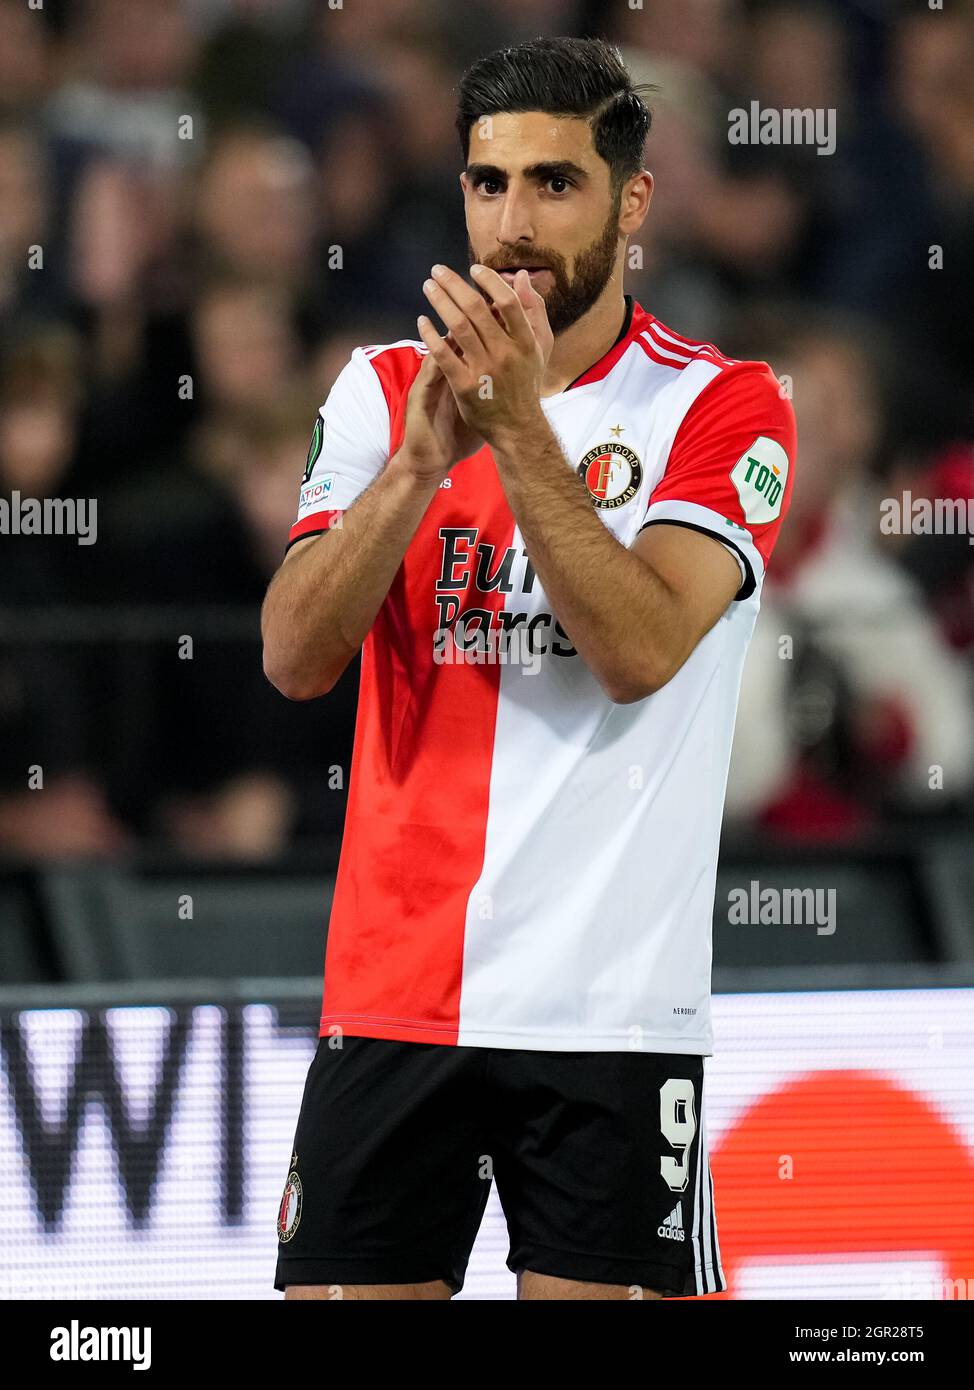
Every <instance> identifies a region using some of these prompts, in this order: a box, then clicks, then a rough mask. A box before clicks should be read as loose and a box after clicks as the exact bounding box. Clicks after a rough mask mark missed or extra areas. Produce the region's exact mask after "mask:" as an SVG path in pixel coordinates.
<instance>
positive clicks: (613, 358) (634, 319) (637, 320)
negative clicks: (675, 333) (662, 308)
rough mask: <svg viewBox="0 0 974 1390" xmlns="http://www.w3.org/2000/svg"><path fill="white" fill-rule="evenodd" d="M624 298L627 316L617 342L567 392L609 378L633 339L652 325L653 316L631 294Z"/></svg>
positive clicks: (572, 382) (566, 389)
mask: <svg viewBox="0 0 974 1390" xmlns="http://www.w3.org/2000/svg"><path fill="white" fill-rule="evenodd" d="M624 298H625V302H626V314H625V318H624V319H623V320H622V327H621V328H620V329H619V334H618V337H617V338H616V340H615V342H614V343H613V344H612V346H611V347H610V348H609V350H608V352H606V353H605V354H604V355H603V356H602V357H600V358H599V360H598V361H597V362H593V363H592V365H591V367H586V369H585V371H584V372H582V373H581V375H580V376H577V377H576V378H575V380H574V381H570V382H569V383H568V385H567V386H566V387H565V388H564V389H565V391H571V390H573V389H574V388H575V387H576V386H588V385H590V384H591V383H592V382H593V381H601V380H602V378H603V377H605V376H608V374H609V372H611V371H612V368H613V367H614V366H615V364H616V363H617V362H618V360H619V358H620V357H621V356H622V354H623V353H624V352H625V351H626V349H627V348H628V346H629V344H630V343H631V342H632V341H633V339H634V338H637V337H638V336H639V334H640V333H642V332H643V330H644V329H645V328H646V327H647V325H648V324H650V323H652V321H653V316H652V314H647V312H646V310H645V309H644V308H643V306H642V305H641V304H637V302H636V301H635V299H633V297H632V295H631V294H627V295H625V296H624ZM561 394H563V393H562V392H559V395H561Z"/></svg>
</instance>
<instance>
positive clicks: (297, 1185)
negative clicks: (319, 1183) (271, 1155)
mask: <svg viewBox="0 0 974 1390" xmlns="http://www.w3.org/2000/svg"><path fill="white" fill-rule="evenodd" d="M296 1157H297V1155H295V1158H296ZM293 1162H294V1160H293V1159H292V1163H293ZM303 1200H304V1194H303V1192H302V1189H301V1179H300V1178H299V1177H298V1174H297V1169H295V1168H293V1167H292V1169H291V1171H290V1173H288V1175H287V1182H286V1183H285V1184H284V1194H283V1196H282V1197H281V1205H280V1207H279V1208H278V1212H277V1238H278V1240H279V1241H282V1242H286V1241H289V1240H290V1239H291V1237H292V1236H293V1235H294V1232H295V1231H296V1230H297V1229H298V1223H299V1222H300V1220H301V1207H302V1204H303Z"/></svg>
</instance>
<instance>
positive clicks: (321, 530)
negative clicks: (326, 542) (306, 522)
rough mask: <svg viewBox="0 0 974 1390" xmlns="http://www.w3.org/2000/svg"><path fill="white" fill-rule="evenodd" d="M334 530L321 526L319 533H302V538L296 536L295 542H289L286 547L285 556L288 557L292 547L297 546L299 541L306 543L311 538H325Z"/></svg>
mask: <svg viewBox="0 0 974 1390" xmlns="http://www.w3.org/2000/svg"><path fill="white" fill-rule="evenodd" d="M332 529H333V528H332V527H331V526H320V527H319V528H318V530H317V531H302V533H301V535H300V536H295V537H294V540H293V541H288V543H287V545H286V546H285V547H284V554H285V555H286V554H287V553H288V551H289V550H290V549H291V546H292V545H297V543H298V541H306V540H307V539H308V537H309V536H323V535H324V534H325V532H326V531H331V530H332Z"/></svg>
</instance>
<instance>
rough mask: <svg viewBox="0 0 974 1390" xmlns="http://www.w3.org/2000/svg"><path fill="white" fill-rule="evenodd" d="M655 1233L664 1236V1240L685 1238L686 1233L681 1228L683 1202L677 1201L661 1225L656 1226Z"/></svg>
mask: <svg viewBox="0 0 974 1390" xmlns="http://www.w3.org/2000/svg"><path fill="white" fill-rule="evenodd" d="M656 1234H657V1235H658V1236H663V1237H665V1239H666V1240H685V1239H686V1235H685V1233H684V1230H683V1203H682V1202H677V1204H676V1206H675V1207H674V1208H673V1210H672V1211H671V1212H670V1214H669V1216H668V1217H667V1218H666V1220H665V1221H664V1222H663V1224H662V1225H661V1226H659V1227H658V1228H657V1231H656Z"/></svg>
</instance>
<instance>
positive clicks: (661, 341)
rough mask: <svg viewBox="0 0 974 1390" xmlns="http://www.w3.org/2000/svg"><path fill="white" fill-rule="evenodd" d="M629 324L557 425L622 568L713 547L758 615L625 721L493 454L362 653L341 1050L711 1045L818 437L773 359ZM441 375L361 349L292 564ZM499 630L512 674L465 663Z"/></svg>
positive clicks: (348, 835)
mask: <svg viewBox="0 0 974 1390" xmlns="http://www.w3.org/2000/svg"><path fill="white" fill-rule="evenodd" d="M626 305H627V312H626V319H625V322H624V324H623V328H622V331H621V333H620V336H619V338H618V339H617V341H616V343H615V344H614V346H613V347H612V348H611V349H610V350H609V351H608V352H607V353H606V354H605V356H604V357H603V358H602V359H601V360H600V361H598V362H596V363H595V364H594V365H593V366H592V367H590V368H589V369H588V370H587V371H586V372H584V373H583V374H582V375H581V376H580V377H578V378H577V379H576V380H575V381H574V382H572V383H571V385H570V386H568V387H567V388H566V389H565V390H563V391H561V392H559V393H558V394H557V395H554V396H548V397H546V398H545V399H543V400H542V401H541V406H542V408H543V410H544V413H545V415H546V417H547V419H548V421H549V423H550V425H551V427H552V429H553V431H554V433H555V435H556V436H557V438H558V439H559V441H560V443H561V445H562V447H563V450H564V453H565V458H566V467H571V468H574V469H576V470H577V471H578V473H579V475H580V476H581V477H582V478H583V480H584V481H585V482H586V484H587V486H588V489H589V494H590V496H591V498H592V505H593V509H594V511H595V515H596V516H597V517H598V518H599V521H600V522H601V523H602V524H603V525H605V526H607V527H608V528H609V530H610V531H612V533H613V534H614V535H615V536H616V537H617V538H618V540H619V541H620V542H621V543H622V544H623V545H625V546H629V545H631V544H632V542H633V541H634V540H635V538H636V536H637V535H638V534H639V532H640V530H642V528H643V527H645V526H651V525H654V524H656V523H659V522H666V523H668V524H671V525H678V526H686V527H690V528H692V529H694V530H698V531H704V532H707V533H708V534H710V535H712V536H714V537H716V539H717V540H719V541H720V542H721V543H722V544H723V545H725V546H726V547H728V549H729V550H730V551H731V552H732V553H733V554H734V556H735V557H736V558H737V561H738V564H739V566H740V570H741V586H740V589H739V591H738V593H737V596H736V599H735V601H733V602H732V603H731V604H730V605H729V606H728V608H727V610H726V611H725V613H724V614H723V616H722V617H721V618H720V619H719V620H718V621H717V623H716V624H715V626H714V627H713V628H712V629H711V630H710V632H708V633H707V635H706V636H705V637H704V638H703V640H702V641H701V642H700V643H699V644H698V646H697V647H696V649H695V650H694V652H693V653H692V654H691V656H690V657H689V659H688V660H687V661H686V663H685V664H684V666H683V667H682V668H681V669H680V670H679V671H678V672H677V674H676V675H675V676H674V677H673V678H672V680H670V681H669V682H668V683H667V684H666V685H665V686H664V687H663V688H662V689H661V690H659V691H658V692H656V693H655V694H653V695H650V696H649V697H647V698H646V699H643V700H640V701H637V702H636V703H634V704H628V705H620V704H615V703H613V701H612V700H611V699H610V698H609V697H608V695H606V693H605V692H604V690H603V689H602V687H601V686H600V685H599V683H598V681H597V680H596V679H595V677H594V675H593V674H592V673H591V671H590V670H589V669H588V668H587V667H586V665H585V664H584V662H583V661H582V659H581V658H580V657H579V656H578V654H577V653H576V652H575V650H574V648H573V646H572V644H571V641H570V639H569V638H568V637H567V635H566V634H565V632H564V631H563V629H562V628H561V627H560V625H559V624H558V622H557V621H556V619H555V617H554V616H553V614H552V612H551V608H550V605H549V601H548V599H547V597H546V595H545V593H544V589H543V587H542V585H541V583H540V581H539V579H538V577H537V575H536V574H535V572H534V570H533V568H532V566H531V562H530V559H529V557H528V554H527V552H526V550H525V547H524V544H523V541H522V539H521V534H520V531H519V529H518V527H517V525H516V524H515V520H514V517H513V515H512V513H511V510H510V508H509V506H508V504H507V500H506V497H505V495H504V492H503V489H502V487H501V483H500V480H499V477H498V474H497V469H496V466H495V463H494V460H493V457H492V455H491V452H490V449H489V447H487V446H486V445H485V446H484V447H483V448H482V449H481V450H480V451H479V452H478V453H476V454H474V455H472V456H471V457H470V458H467V459H464V460H463V461H462V462H460V463H458V464H456V465H455V466H454V468H453V469H452V471H451V473H450V474H449V476H448V477H447V478H446V480H445V481H444V482H443V484H442V485H441V486H440V488H439V490H438V492H437V495H436V496H435V497H434V499H433V501H432V502H431V503H430V506H429V508H428V509H427V512H426V514H425V516H424V517H423V520H422V522H421V524H420V525H419V527H418V529H417V531H416V533H415V535H414V537H413V539H412V541H411V542H410V545H409V547H408V549H407V551H406V554H405V557H404V559H403V563H402V565H401V567H400V569H399V571H398V573H397V575H396V577H395V580H394V581H393V584H392V586H391V588H390V590H389V593H388V595H387V597H386V599H385V601H384V603H383V605H382V607H381V609H380V610H379V613H378V615H377V617H376V621H375V623H374V625H373V628H372V630H371V632H370V633H369V635H368V637H367V639H366V642H365V645H364V648H363V652H362V675H361V689H360V696H359V707H358V717H357V723H356V731H355V745H354V752H353V756H352V766H351V774H350V780H349V798H348V811H347V819H346V824H345V835H344V841H343V844H342V851H341V857H340V862H339V868H338V878H337V883H336V888H335V895H334V902H333V907H332V912H331V920H330V925H329V929H328V941H327V950H326V957H325V981H324V995H323V1002H322V1011H321V1021H320V1032H321V1033H322V1034H325V1033H328V1032H330V1031H337V1030H342V1031H344V1032H346V1033H349V1034H354V1035H364V1036H366V1037H377V1038H394V1039H400V1040H405V1041H409V1040H414V1041H416V1042H427V1043H428V1042H434V1043H446V1044H453V1045H457V1044H459V1045H473V1046H481V1047H512V1048H539V1049H549V1050H551V1049H553V1050H566V1051H567V1050H577V1051H621V1050H629V1049H633V1048H638V1049H643V1050H645V1051H650V1052H682V1053H695V1054H699V1055H704V1056H709V1055H710V1054H711V1052H712V1050H713V1049H712V1032H711V1021H710V984H711V956H712V919H713V906H714V886H715V877H716V870H717V850H718V842H719V836H720V824H721V812H722V807H723V799H724V790H725V784H726V778H727V768H728V763H729V759H730V751H731V739H732V735H733V731H734V719H735V713H736V706H737V697H738V689H739V684H740V679H741V668H742V665H743V662H744V655H745V651H746V648H747V645H748V641H749V639H750V636H751V631H752V628H753V626H754V620H755V618H756V616H757V612H758V605H759V602H760V594H761V587H762V583H763V579H764V571H765V565H766V563H767V560H768V557H769V556H770V553H771V549H772V547H773V545H774V541H775V537H776V534H777V531H778V527H779V525H780V522H781V519H782V516H783V515H784V513H785V511H786V509H787V507H788V503H789V499H790V495H791V488H792V479H793V473H794V459H795V422H794V414H793V411H792V408H791V405H790V403H789V402H788V400H787V399H786V398H785V395H784V392H783V391H782V389H781V388H780V386H779V383H778V381H777V380H776V378H775V376H774V375H773V373H772V371H771V369H770V367H768V365H767V364H766V363H763V362H737V361H732V360H730V359H728V358H727V357H725V356H724V355H723V354H722V353H721V352H719V351H718V350H717V349H716V348H715V347H714V346H713V345H712V344H709V343H694V342H690V341H689V340H688V339H686V338H684V337H682V336H681V335H680V334H678V333H675V332H673V331H672V330H671V329H669V328H666V327H664V326H663V325H662V324H661V323H659V322H658V321H657V320H656V319H655V318H654V317H653V316H652V315H651V314H648V313H646V311H645V310H644V309H643V308H642V307H641V306H640V305H639V304H637V303H635V302H634V301H633V300H632V298H631V297H630V296H628V295H627V296H626ZM425 352H426V348H425V346H424V344H422V343H421V342H419V341H411V340H410V341H402V342H398V343H391V344H388V345H385V346H374V347H365V348H355V350H354V351H353V352H352V354H351V358H350V360H349V362H348V363H347V364H346V366H345V367H344V368H343V370H342V372H341V374H340V375H339V377H338V379H337V380H336V382H335V384H334V386H333V387H332V390H331V392H330V394H329V396H328V399H327V401H326V402H325V404H324V405H323V406H322V408H321V411H320V422H316V425H315V436H314V438H313V440H312V448H311V451H310V453H309V463H308V469H307V470H306V475H305V481H304V483H303V485H302V488H301V499H300V506H299V510H298V518H297V521H296V522H295V524H294V526H293V527H292V529H291V535H290V539H291V541H292V542H293V541H294V540H297V539H298V538H299V537H302V536H308V535H312V534H314V533H315V532H318V531H323V530H325V529H327V528H328V526H329V525H330V524H332V523H333V519H334V518H335V517H336V516H338V515H339V514H340V513H341V512H342V511H344V510H345V509H346V508H348V507H350V506H351V504H352V503H353V502H354V501H355V499H356V498H357V497H358V496H359V494H360V493H361V492H362V491H363V490H364V489H365V488H366V487H367V486H368V485H369V484H370V483H371V482H372V481H373V480H374V479H375V478H376V476H377V475H378V474H379V473H380V472H381V471H382V469H383V467H384V466H385V464H386V461H387V460H388V459H389V458H390V457H391V455H392V454H393V453H394V452H395V451H396V450H397V449H398V447H399V445H400V443H401V441H402V437H403V431H404V415H405V406H406V397H407V393H408V390H409V386H410V384H411V382H412V381H413V378H414V377H415V375H416V373H417V371H418V370H419V367H420V365H421V362H422V358H423V355H424V354H425ZM525 466H526V467H529V466H530V461H529V460H525ZM478 631H479V632H481V633H485V634H490V640H491V644H492V646H491V651H488V652H486V653H485V652H484V651H483V650H482V651H481V653H480V659H479V660H476V661H467V660H464V659H462V653H461V652H459V651H458V650H457V648H458V647H459V646H462V645H463V640H464V639H465V640H467V641H473V640H475V639H476V634H477V633H478ZM447 632H449V633H450V634H452V637H453V642H452V645H451V644H450V643H444V640H443V637H444V634H445V633H447ZM505 632H506V633H508V634H510V636H509V637H508V638H507V641H508V644H509V652H515V653H516V652H517V651H518V649H517V648H516V647H515V646H514V645H513V644H514V639H515V634H517V635H518V636H519V637H520V638H525V636H526V634H527V633H530V634H531V639H530V647H529V645H528V642H527V641H526V640H525V641H524V642H523V643H522V645H521V647H520V649H519V654H520V659H510V660H505V659H504V654H503V644H502V641H501V639H500V638H499V634H502V633H505Z"/></svg>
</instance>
